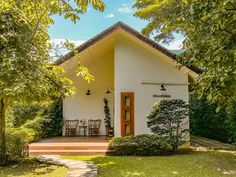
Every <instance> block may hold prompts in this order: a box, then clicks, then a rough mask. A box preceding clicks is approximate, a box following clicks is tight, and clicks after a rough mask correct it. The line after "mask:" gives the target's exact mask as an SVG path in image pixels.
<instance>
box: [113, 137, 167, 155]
mask: <svg viewBox="0 0 236 177" xmlns="http://www.w3.org/2000/svg"><path fill="white" fill-rule="evenodd" d="M168 142H169V141H168V139H167V138H165V137H160V136H158V135H146V134H145V135H137V136H125V137H114V138H113V139H112V140H110V142H109V147H110V148H111V149H112V150H113V151H114V153H115V154H116V155H122V156H125V155H139V156H152V155H163V154H166V152H167V151H168V150H169V147H170V146H169V143H168Z"/></svg>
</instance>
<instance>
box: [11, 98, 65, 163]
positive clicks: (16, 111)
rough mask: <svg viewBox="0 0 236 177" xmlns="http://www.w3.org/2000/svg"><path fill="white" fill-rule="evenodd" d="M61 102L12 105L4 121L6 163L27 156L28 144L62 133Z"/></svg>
mask: <svg viewBox="0 0 236 177" xmlns="http://www.w3.org/2000/svg"><path fill="white" fill-rule="evenodd" d="M62 121H63V118H62V102H61V100H60V99H59V100H54V101H51V102H49V103H48V105H38V104H36V105H30V106H24V105H14V106H11V107H9V109H8V112H7V119H6V125H7V127H6V145H7V157H8V161H19V160H21V159H23V158H24V157H25V155H27V147H28V144H29V143H31V142H33V141H36V140H38V139H41V138H46V137H52V136H58V135H61V133H62Z"/></svg>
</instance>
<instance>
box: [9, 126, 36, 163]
mask: <svg viewBox="0 0 236 177" xmlns="http://www.w3.org/2000/svg"><path fill="white" fill-rule="evenodd" d="M6 140H7V141H6V142H7V159H8V161H17V160H20V159H22V158H23V157H25V156H26V155H27V147H28V143H29V142H31V141H33V140H34V131H33V130H30V129H26V128H14V129H12V128H11V129H8V131H7V134H6Z"/></svg>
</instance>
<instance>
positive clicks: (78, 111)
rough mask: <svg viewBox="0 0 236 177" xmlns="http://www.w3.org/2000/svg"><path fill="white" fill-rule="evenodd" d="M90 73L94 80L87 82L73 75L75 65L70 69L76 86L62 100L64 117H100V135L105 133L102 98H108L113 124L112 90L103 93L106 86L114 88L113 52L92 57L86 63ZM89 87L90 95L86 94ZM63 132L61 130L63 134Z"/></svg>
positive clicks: (70, 76) (69, 76)
mask: <svg viewBox="0 0 236 177" xmlns="http://www.w3.org/2000/svg"><path fill="white" fill-rule="evenodd" d="M90 60H91V59H90ZM88 68H89V71H90V73H91V74H92V75H93V76H94V77H95V81H92V82H91V83H90V84H88V83H87V82H86V81H85V80H83V79H82V78H81V77H78V76H76V75H75V67H74V69H73V71H70V72H69V73H70V75H68V76H67V77H68V78H70V79H71V80H72V81H73V82H74V85H75V86H76V87H77V93H76V94H75V95H74V96H72V97H67V98H66V99H64V102H63V116H64V119H70V120H73V119H79V120H80V119H86V121H88V120H89V119H101V120H102V126H101V135H105V134H106V130H105V126H104V102H103V98H105V97H106V98H107V99H108V100H109V108H110V113H111V117H112V124H113V103H114V99H113V98H114V92H113V91H111V93H110V94H105V92H106V90H107V88H108V87H112V88H114V52H113V51H108V53H105V54H104V55H103V56H99V58H98V57H94V58H92V61H91V63H90V64H89V65H88ZM88 89H90V91H91V95H90V96H87V95H86V93H87V90H88ZM64 134H65V132H64V131H63V135H64Z"/></svg>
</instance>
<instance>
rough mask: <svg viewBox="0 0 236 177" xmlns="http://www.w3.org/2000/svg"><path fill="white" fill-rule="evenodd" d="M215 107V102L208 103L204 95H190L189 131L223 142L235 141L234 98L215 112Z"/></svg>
mask: <svg viewBox="0 0 236 177" xmlns="http://www.w3.org/2000/svg"><path fill="white" fill-rule="evenodd" d="M217 107H218V105H217V104H216V103H209V102H208V101H207V98H206V96H202V97H201V98H199V97H198V96H197V95H196V94H194V95H191V97H190V115H189V117H190V129H191V133H192V134H196V135H200V136H204V137H207V138H211V139H215V140H219V141H223V142H230V143H234V142H236V100H235V101H230V103H228V104H226V105H225V106H222V107H221V109H220V111H219V112H216V109H217ZM219 132H220V133H219Z"/></svg>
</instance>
